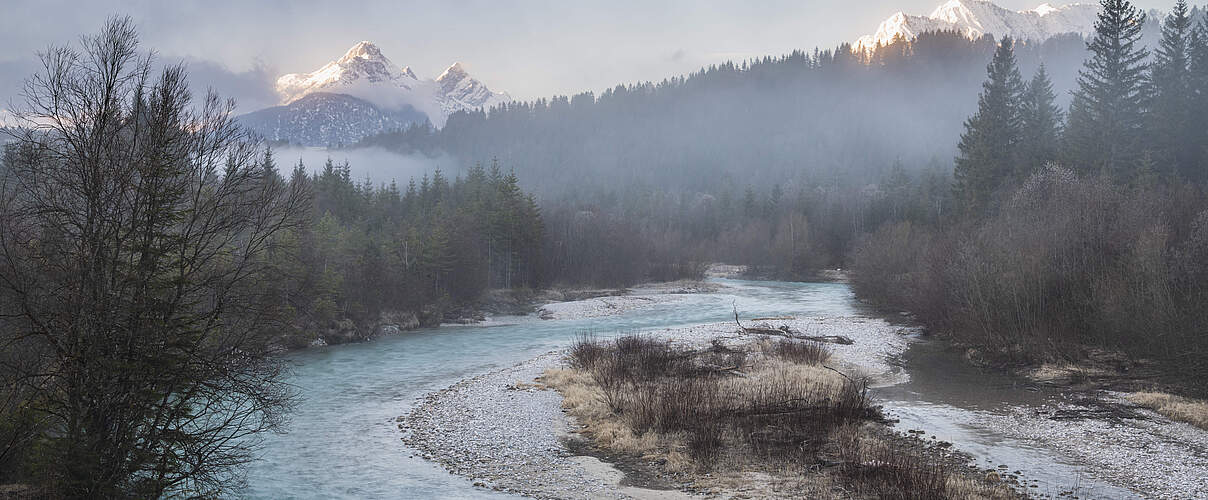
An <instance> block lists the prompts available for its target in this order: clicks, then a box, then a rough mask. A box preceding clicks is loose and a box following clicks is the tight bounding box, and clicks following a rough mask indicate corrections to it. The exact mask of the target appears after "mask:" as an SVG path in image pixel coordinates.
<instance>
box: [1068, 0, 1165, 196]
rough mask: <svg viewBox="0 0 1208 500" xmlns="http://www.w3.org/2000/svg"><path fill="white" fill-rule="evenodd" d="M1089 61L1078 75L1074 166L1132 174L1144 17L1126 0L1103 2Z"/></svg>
mask: <svg viewBox="0 0 1208 500" xmlns="http://www.w3.org/2000/svg"><path fill="white" fill-rule="evenodd" d="M1100 4H1101V5H1102V10H1101V11H1100V12H1099V18H1098V20H1097V21H1095V36H1094V38H1093V39H1092V40H1091V41H1090V43H1088V44H1087V49H1088V50H1090V51H1091V53H1092V54H1091V58H1090V59H1088V60H1087V61H1086V62H1085V63H1084V64H1083V68H1082V70H1080V71H1079V72H1078V89H1077V90H1076V91H1074V100H1073V102H1072V103H1071V104H1070V115H1069V125H1068V127H1067V129H1066V138H1067V139H1068V142H1069V149H1068V153H1069V154H1070V160H1071V162H1072V163H1074V165H1075V166H1077V167H1079V168H1081V169H1083V170H1088V171H1103V172H1110V173H1113V174H1116V175H1131V173H1132V172H1133V171H1134V170H1135V168H1136V167H1137V163H1138V161H1139V160H1140V158H1141V156H1142V155H1141V147H1140V146H1141V130H1142V125H1143V120H1144V115H1143V108H1144V101H1145V70H1146V67H1145V66H1146V65H1145V59H1146V58H1147V57H1149V53H1148V51H1147V50H1145V48H1144V47H1143V46H1141V45H1140V41H1141V34H1142V30H1143V29H1144V25H1145V14H1144V13H1142V12H1141V10H1140V9H1138V8H1136V7H1134V6H1133V5H1132V3H1131V2H1129V1H1128V0H1101V2H1100Z"/></svg>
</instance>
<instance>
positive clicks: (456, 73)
mask: <svg viewBox="0 0 1208 500" xmlns="http://www.w3.org/2000/svg"><path fill="white" fill-rule="evenodd" d="M466 75H467V73H466V69H465V68H464V67H462V66H461V62H455V63H453V65H452V66H449V67H448V68H447V69H445V71H444V73H441V74H440V76H438V77H436V81H437V82H438V83H439V82H444V81H448V80H451V79H457V80H460V79H462V78H465V77H466Z"/></svg>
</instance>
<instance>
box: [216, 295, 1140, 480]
mask: <svg viewBox="0 0 1208 500" xmlns="http://www.w3.org/2000/svg"><path fill="white" fill-rule="evenodd" d="M712 281H714V282H716V283H717V284H719V285H721V288H720V289H719V290H718V291H716V292H710V293H697V294H675V295H663V296H661V297H656V298H655V300H650V301H649V303H648V304H644V305H643V306H642V307H634V308H632V309H627V310H625V311H624V312H623V313H619V314H613V315H603V316H596V317H578V318H575V317H570V318H567V319H555V320H542V319H538V318H536V317H535V316H532V317H496V318H492V319H490V320H489V321H488V322H486V323H484V324H481V325H475V326H444V327H441V328H435V329H425V330H419V331H414V332H407V333H403V334H401V335H397V336H392V337H387V338H382V339H378V340H375V341H373V342H368V343H363V344H351V345H340V346H332V347H321V348H313V349H308V350H304V351H299V352H296V353H291V354H290V355H289V357H288V359H289V362H290V363H291V364H292V366H293V371H292V375H291V383H292V384H293V385H295V386H296V387H297V388H298V390H299V392H300V393H301V397H302V402H301V404H300V405H299V406H298V407H297V409H296V410H295V411H294V412H293V413H292V415H291V420H290V423H289V425H288V427H287V432H285V433H283V434H273V435H269V436H267V437H266V438H265V441H264V443H263V447H262V449H261V454H260V459H259V460H257V461H256V462H254V463H253V464H251V466H250V467H249V470H248V477H247V487H246V488H244V489H242V490H240V491H238V492H236V493H235V496H236V497H239V498H264V499H270V498H271V499H288V498H501V497H508V495H506V494H504V493H498V492H494V491H490V490H484V489H481V488H476V487H474V486H473V484H472V483H471V481H469V480H467V479H466V478H463V477H459V476H454V475H451V474H449V473H448V472H446V471H445V470H444V469H442V468H441V467H439V466H438V465H435V464H434V463H433V462H429V461H427V460H424V459H422V458H420V457H419V456H417V455H415V454H414V451H413V450H410V449H408V448H407V447H406V446H405V445H404V444H403V443H402V441H401V439H400V432H399V430H398V428H397V424H396V423H395V418H396V417H397V416H399V415H403V414H406V413H408V412H409V411H410V410H411V409H412V408H413V407H414V405H415V404H416V402H417V400H418V399H420V398H421V397H423V396H424V395H426V394H429V393H431V392H433V391H437V390H440V389H442V388H445V387H448V386H450V385H453V384H455V383H457V382H458V381H460V380H462V379H465V378H467V377H472V376H475V375H478V374H482V373H485V372H489V371H492V370H496V369H500V368H504V367H508V366H511V365H514V364H516V363H518V362H521V361H524V360H527V359H530V358H533V357H535V356H538V355H541V354H544V353H547V352H550V351H553V350H558V349H561V348H564V347H566V346H567V345H568V344H569V343H570V342H571V341H572V340H573V339H574V338H575V336H576V335H577V334H579V333H582V332H592V333H594V334H596V335H599V336H602V337H606V336H610V335H615V334H617V333H627V332H635V331H637V332H640V331H652V330H659V329H667V328H675V327H686V326H691V325H698V324H704V323H719V322H725V321H733V310H734V309H735V308H737V309H738V311H740V312H741V313H742V316H743V317H744V318H753V317H760V316H785V315H791V316H796V317H820V318H850V317H857V318H864V317H867V318H871V319H876V318H877V316H876V315H875V314H874V313H872V312H871V311H868V310H866V309H864V308H862V307H861V306H860V304H859V303H858V302H857V301H856V299H855V297H854V295H853V294H852V292H851V289H850V288H849V287H848V286H847V285H845V284H840V283H786V282H769V281H759V282H755V281H741V280H729V279H715V280H712ZM877 320H878V321H879V319H877ZM910 345H911V347H910V348H909V349H907V350H906V351H905V352H904V353H901V354H900V355H899V356H895V357H894V359H893V360H890V361H891V364H892V365H894V366H895V367H897V368H896V370H897V371H899V373H898V375H897V376H895V377H890V378H889V379H890V380H893V382H890V383H887V384H885V385H884V386H882V387H877V388H875V390H874V394H875V395H876V397H877V398H878V400H879V401H878V402H879V403H880V404H883V405H884V407H885V409H886V412H887V414H888V415H889V416H890V417H892V418H897V419H900V423H899V424H897V428H898V429H899V430H901V431H906V430H922V431H924V432H925V437H926V438H928V439H931V438H934V439H936V440H938V441H948V442H951V443H953V444H954V446H955V448H957V449H959V450H961V451H963V452H966V453H968V454H970V455H971V456H972V457H973V458H974V460H975V463H976V465H977V466H978V467H980V468H983V469H997V468H999V467H1000V466H1005V467H1006V469H1003V470H1006V471H1009V472H1011V473H1014V472H1016V471H1018V472H1020V473H1021V474H1020V475H1021V476H1022V481H1023V482H1024V484H1025V487H1030V489H1031V491H1033V492H1036V493H1038V494H1041V495H1052V496H1056V495H1058V494H1060V493H1062V492H1065V491H1069V490H1071V489H1074V490H1076V492H1077V493H1078V496H1079V497H1080V498H1138V496H1136V495H1135V494H1134V493H1132V492H1131V491H1129V490H1127V489H1123V488H1119V487H1116V486H1112V485H1111V484H1109V483H1108V482H1106V481H1101V480H1099V479H1097V478H1096V477H1095V475H1094V474H1092V472H1091V471H1090V470H1088V468H1087V467H1086V466H1085V465H1083V463H1082V462H1080V461H1079V460H1076V459H1071V458H1069V457H1068V456H1066V455H1063V454H1061V453H1058V452H1056V451H1054V450H1052V449H1048V448H1046V447H1045V446H1043V445H1041V444H1038V443H1036V442H1033V441H1032V440H1027V439H1019V438H1016V437H1012V435H1011V434H1010V433H999V432H997V431H996V429H995V428H994V427H995V425H996V424H995V423H994V422H1000V421H1001V419H1003V418H1010V416H1011V415H1012V414H1014V413H1015V412H1018V411H1020V408H1030V407H1032V406H1035V405H1042V404H1046V403H1051V402H1053V401H1054V400H1056V399H1060V398H1062V397H1063V396H1062V395H1061V394H1059V393H1055V392H1054V393H1046V392H1044V391H1037V390H1034V388H1029V387H1024V386H1021V385H1020V384H1019V383H1018V382H1017V381H1014V380H1011V379H1009V378H1007V377H1002V376H996V375H992V374H983V373H980V372H978V371H977V370H975V369H972V368H969V367H967V366H965V365H963V364H962V363H961V362H960V360H959V358H958V357H956V356H955V355H953V354H950V353H947V352H945V351H944V350H943V349H942V348H941V346H940V345H939V344H938V343H934V342H931V341H927V340H923V339H918V338H917V337H916V336H912V342H911V344H910Z"/></svg>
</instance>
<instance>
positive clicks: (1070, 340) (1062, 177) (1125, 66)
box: [850, 0, 1208, 394]
mask: <svg viewBox="0 0 1208 500" xmlns="http://www.w3.org/2000/svg"><path fill="white" fill-rule="evenodd" d="M1144 17H1145V16H1144V14H1142V13H1141V11H1140V10H1139V9H1137V8H1135V7H1133V6H1132V5H1131V4H1130V3H1129V2H1127V1H1120V0H1105V1H1104V2H1103V10H1102V12H1101V14H1100V17H1099V20H1098V22H1097V24H1096V30H1097V33H1096V34H1095V36H1094V38H1093V39H1092V40H1091V41H1090V43H1089V48H1090V51H1091V55H1090V57H1089V58H1088V59H1087V60H1086V62H1085V64H1084V65H1083V69H1082V72H1081V73H1080V78H1079V81H1078V89H1077V90H1076V91H1075V93H1074V98H1073V102H1072V103H1071V105H1070V107H1069V109H1068V111H1065V112H1063V111H1062V110H1061V109H1060V108H1059V107H1058V106H1057V105H1056V104H1055V103H1054V96H1053V94H1052V92H1050V91H1049V87H1050V85H1049V83H1048V82H1047V81H1046V79H1045V75H1044V73H1042V72H1039V71H1038V72H1037V73H1036V74H1035V76H1034V77H1033V78H1031V79H1030V81H1029V82H1028V83H1024V79H1023V78H1021V75H1020V72H1019V71H1018V68H1017V65H1016V62H1015V59H1014V53H1013V50H1012V49H1013V47H1014V45H1013V43H1012V41H1011V40H1009V39H1004V40H1002V42H1001V43H1000V44H999V47H998V50H997V52H996V53H995V54H994V56H993V58H992V62H991V63H990V65H989V67H988V74H989V77H988V79H987V81H986V83H985V85H984V88H983V91H982V94H981V97H980V102H979V109H978V111H977V113H976V114H974V115H973V117H972V118H970V119H969V120H968V121H967V122H966V126H965V132H964V134H963V135H962V136H961V143H960V153H959V155H958V157H957V162H956V172H955V178H954V202H955V203H954V205H955V207H956V208H957V210H956V211H955V212H956V213H954V214H950V215H951V216H950V217H948V218H946V219H945V220H944V221H943V222H942V223H939V224H936V223H931V222H928V221H924V220H917V219H911V218H906V219H904V220H902V221H899V222H893V223H887V224H885V225H883V226H882V227H880V228H879V229H876V230H875V231H873V232H871V233H870V234H869V235H868V236H867V237H865V238H864V239H863V241H862V242H861V243H860V244H858V245H857V246H856V248H855V250H854V251H853V253H852V255H851V260H850V264H851V267H852V269H853V279H852V284H853V287H854V288H855V290H856V292H857V293H858V294H859V295H860V296H861V297H864V298H866V299H868V300H870V301H872V302H874V303H877V304H881V305H884V306H888V307H892V308H896V309H899V310H908V311H911V312H913V313H914V314H915V315H916V316H917V317H918V318H919V319H920V320H922V321H923V322H924V323H926V324H927V325H929V326H930V327H932V328H933V329H934V330H936V331H941V332H944V333H946V334H948V335H950V336H951V337H952V338H954V339H956V340H958V341H961V342H964V343H966V344H968V345H970V346H975V347H976V348H977V352H978V353H979V355H980V356H982V357H984V358H987V359H991V360H1002V361H1008V362H1012V363H1030V364H1034V363H1041V362H1047V361H1084V360H1087V359H1090V358H1093V357H1100V358H1103V357H1104V356H1102V354H1101V353H1099V351H1103V350H1107V351H1109V352H1123V353H1126V354H1127V356H1123V357H1121V358H1120V359H1119V360H1118V361H1116V366H1113V367H1112V368H1114V371H1115V372H1116V373H1128V372H1130V371H1131V372H1132V373H1137V374H1142V375H1143V376H1152V375H1153V372H1152V371H1151V370H1138V368H1149V369H1154V368H1156V369H1158V370H1159V371H1160V374H1161V375H1163V379H1164V380H1166V381H1171V382H1177V385H1178V386H1179V387H1181V390H1182V391H1184V392H1195V393H1200V394H1204V392H1205V391H1206V390H1208V386H1205V385H1204V384H1202V383H1198V382H1197V381H1201V380H1203V377H1204V376H1205V374H1208V335H1205V332H1208V315H1206V314H1205V311H1208V308H1205V307H1204V306H1205V304H1208V289H1206V288H1205V287H1204V283H1205V279H1206V278H1208V268H1205V266H1204V263H1205V262H1208V203H1206V202H1205V200H1208V197H1206V193H1205V189H1206V183H1208V149H1206V148H1205V146H1204V145H1205V144H1208V122H1206V121H1205V120H1208V23H1206V22H1204V21H1201V22H1199V23H1198V24H1193V23H1192V22H1191V19H1190V14H1189V10H1188V8H1187V6H1186V4H1184V3H1183V2H1181V1H1180V2H1179V3H1178V4H1177V5H1176V7H1175V9H1174V11H1173V12H1172V13H1171V15H1170V17H1168V18H1167V19H1165V21H1164V23H1163V28H1162V35H1161V41H1160V44H1159V45H1158V47H1157V49H1156V51H1154V52H1153V53H1152V54H1151V53H1150V52H1149V51H1148V50H1147V49H1146V48H1145V47H1143V46H1142V45H1141V44H1140V37H1141V32H1140V29H1141V28H1140V26H1142V25H1143V24H1144ZM1063 117H1064V118H1063ZM1107 357H1110V356H1107Z"/></svg>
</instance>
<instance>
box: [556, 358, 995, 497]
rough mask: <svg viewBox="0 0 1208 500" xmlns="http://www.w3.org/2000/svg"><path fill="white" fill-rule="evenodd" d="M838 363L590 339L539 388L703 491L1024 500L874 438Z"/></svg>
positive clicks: (630, 450)
mask: <svg viewBox="0 0 1208 500" xmlns="http://www.w3.org/2000/svg"><path fill="white" fill-rule="evenodd" d="M829 357H830V353H829V350H827V349H826V348H825V346H823V345H821V344H817V343H813V342H811V343H805V342H794V341H780V342H772V341H763V342H761V343H759V344H756V345H750V346H743V347H741V348H733V347H727V346H725V345H724V344H723V343H721V342H719V341H718V342H714V343H713V346H712V347H711V348H709V349H704V350H682V349H673V348H672V346H671V345H670V344H669V343H667V342H662V341H657V340H654V339H651V338H647V337H641V336H637V335H626V336H622V337H619V338H617V339H616V340H613V341H609V342H602V341H598V340H596V339H592V338H588V337H583V338H581V339H580V341H578V342H576V343H575V345H574V346H573V347H572V349H571V351H570V354H569V356H568V364H569V365H570V366H569V368H565V369H551V370H547V371H546V372H545V373H544V374H543V375H542V377H540V378H539V379H538V381H539V382H540V383H541V384H544V385H546V386H549V387H551V388H554V389H556V390H557V391H559V392H560V393H561V394H562V395H563V407H564V408H566V410H567V412H568V413H569V414H570V415H571V416H573V417H574V418H575V419H576V420H577V422H578V423H579V424H581V425H583V426H584V434H585V435H586V436H588V437H589V438H590V439H592V441H593V443H594V444H595V445H596V446H598V447H600V448H601V449H604V450H607V451H610V452H616V453H624V454H628V455H631V456H635V457H641V458H643V459H647V460H649V461H650V462H657V463H661V464H663V465H662V466H661V468H662V471H663V472H664V473H667V474H672V475H676V476H678V477H680V478H681V479H687V480H692V481H695V482H696V483H697V484H698V485H704V486H709V485H712V486H715V487H719V488H722V489H726V490H729V491H748V490H750V488H756V489H757V490H758V489H760V488H763V490H762V491H756V492H754V493H753V494H754V496H781V495H789V496H801V495H807V496H808V497H810V498H832V497H834V498H838V497H843V498H851V497H852V496H851V495H850V494H849V493H850V492H853V491H854V492H858V495H856V496H855V498H919V499H932V498H935V499H939V498H987V499H1000V498H1014V497H1013V496H1012V495H1013V494H1012V493H1011V492H1010V490H1009V489H1008V488H1006V487H1005V486H1002V485H994V484H989V483H987V482H986V481H984V480H979V479H970V478H965V477H963V476H959V475H956V474H952V473H950V472H949V471H948V469H947V468H946V466H945V465H944V463H942V462H941V461H939V460H931V459H928V458H927V457H928V456H929V455H920V454H919V453H918V452H916V451H911V450H906V449H905V447H903V446H900V445H896V444H889V442H887V441H883V440H879V439H876V438H873V437H871V436H872V435H873V434H874V432H871V431H868V430H867V429H868V427H869V426H870V425H872V426H873V427H872V428H874V429H879V427H876V426H875V425H874V424H870V422H873V421H876V420H878V419H879V418H880V413H879V410H878V409H877V408H875V407H874V406H872V405H871V404H870V402H869V400H868V397H867V395H866V391H865V387H866V385H865V383H864V382H863V381H862V380H861V379H858V378H857V379H848V378H846V377H844V376H843V375H840V374H839V373H837V372H834V371H832V370H829V369H827V368H824V367H823V366H822V362H823V361H825V360H826V359H829ZM836 463H838V464H841V465H839V466H837V467H836V466H834V464H836ZM756 476H759V477H763V478H768V477H770V478H771V480H763V479H760V480H758V481H756V480H754V479H751V478H752V477H756Z"/></svg>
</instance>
